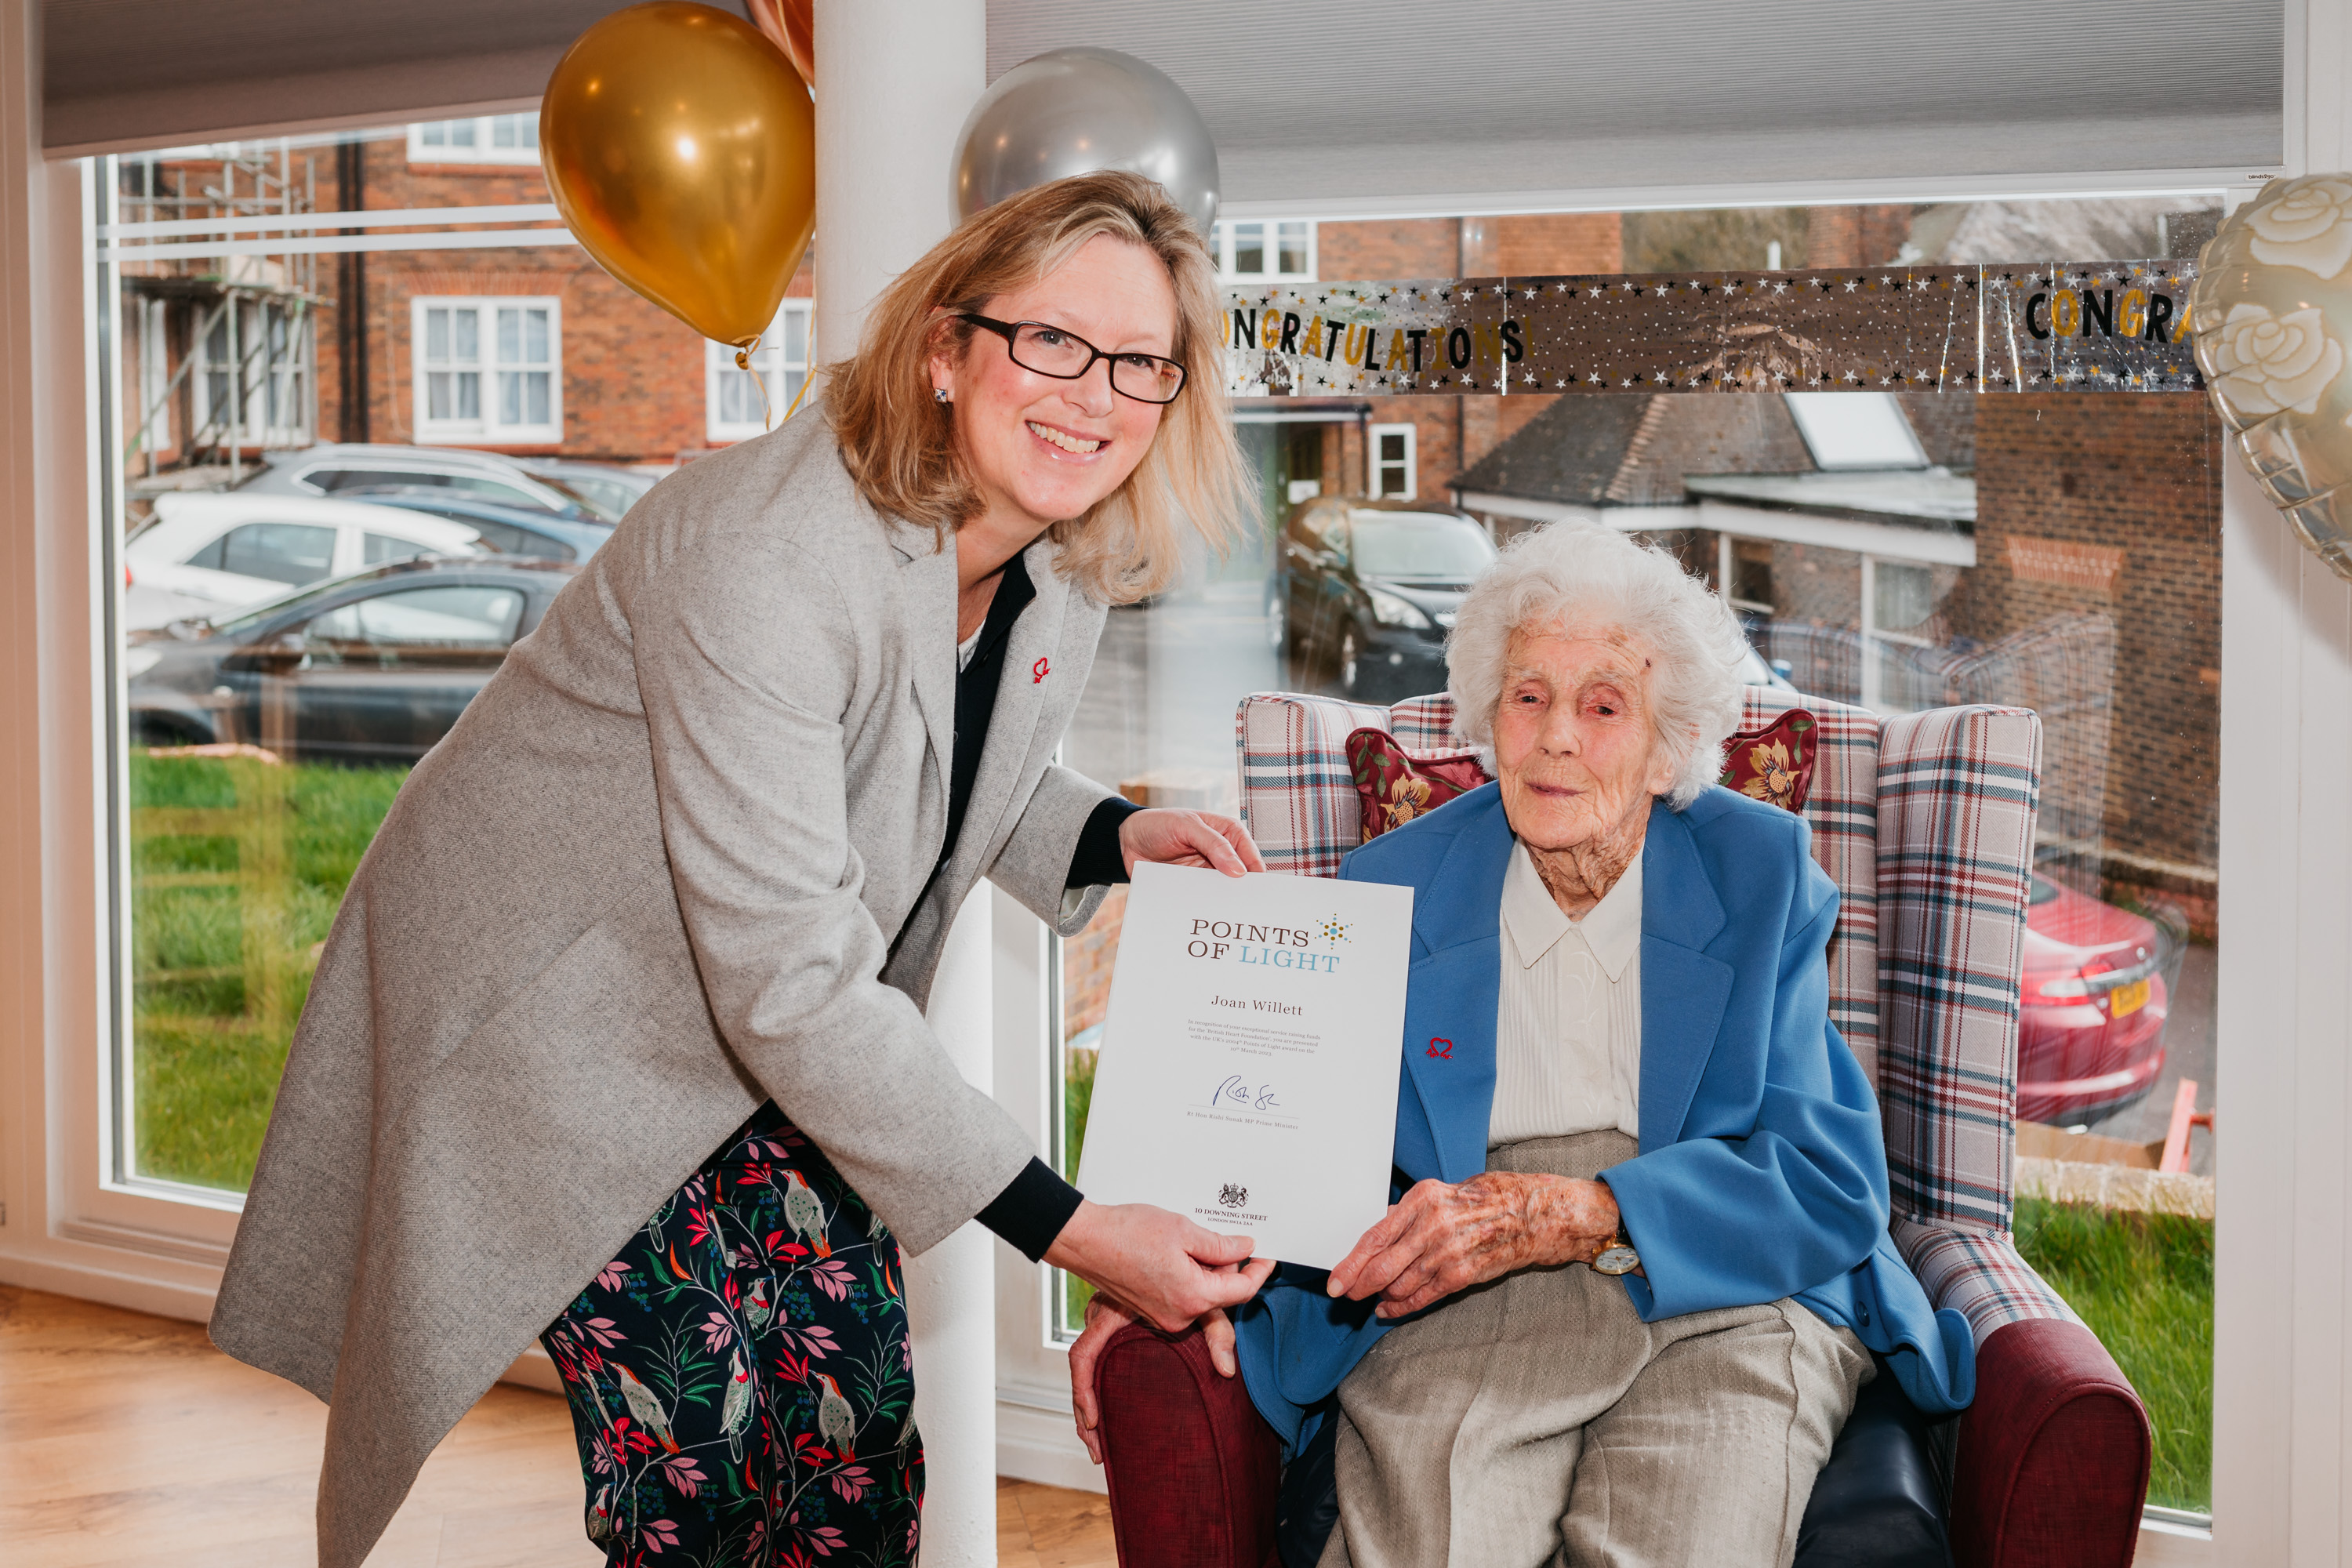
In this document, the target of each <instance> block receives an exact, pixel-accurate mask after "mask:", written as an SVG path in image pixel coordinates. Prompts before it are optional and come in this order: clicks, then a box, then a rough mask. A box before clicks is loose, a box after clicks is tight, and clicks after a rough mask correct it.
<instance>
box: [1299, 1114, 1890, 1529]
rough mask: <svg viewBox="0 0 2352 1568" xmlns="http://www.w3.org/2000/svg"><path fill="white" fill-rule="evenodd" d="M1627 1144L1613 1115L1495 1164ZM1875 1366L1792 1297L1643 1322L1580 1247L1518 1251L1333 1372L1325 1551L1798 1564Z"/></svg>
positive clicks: (1624, 1155)
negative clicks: (1610, 1120) (1334, 1520)
mask: <svg viewBox="0 0 2352 1568" xmlns="http://www.w3.org/2000/svg"><path fill="white" fill-rule="evenodd" d="M1634 1152H1636V1150H1635V1144H1634V1142H1633V1139H1631V1138H1628V1137H1627V1136H1625V1134H1623V1133H1622V1132H1619V1131H1614V1130H1611V1131H1601V1132H1585V1133H1580V1134H1578V1135H1576V1136H1574V1137H1571V1138H1540V1139H1531V1140H1529V1141H1528V1142H1522V1143H1512V1144H1507V1145H1505V1146H1503V1147H1501V1148H1498V1149H1496V1150H1495V1151H1493V1152H1492V1153H1491V1154H1490V1155H1489V1156H1488V1162H1487V1163H1488V1166H1489V1168H1490V1169H1494V1170H1499V1171H1520V1172H1545V1173H1551V1174H1554V1175H1564V1176H1581V1177H1587V1178H1589V1177H1591V1176H1592V1175H1593V1174H1594V1173H1596V1172H1598V1171H1600V1170H1601V1169H1603V1168H1605V1167H1607V1166H1609V1165H1612V1164H1615V1163H1618V1162H1619V1161H1622V1160H1626V1159H1630V1158H1631V1157H1632V1156H1633V1154H1634ZM1634 1239H1635V1241H1636V1242H1637V1243H1638V1242H1639V1240H1640V1237H1635V1238H1634ZM1873 1372H1874V1367H1873V1365H1872V1363H1871V1359H1870V1354H1869V1352H1867V1351H1866V1350H1864V1348H1863V1345H1862V1342H1861V1341H1859V1340H1857V1339H1856V1338H1854V1336H1853V1332H1852V1331H1849V1330H1845V1329H1833V1328H1832V1327H1831V1326H1830V1325H1829V1324H1827V1323H1825V1322H1823V1321H1822V1320H1821V1319H1819V1318H1817V1317H1815V1316H1814V1315H1813V1314H1812V1313H1811V1311H1809V1310H1806V1309H1805V1308H1804V1307H1802V1306H1801V1305H1799V1304H1798V1303H1797V1302H1795V1301H1793V1300H1780V1301H1774V1302H1769V1303H1768V1304H1766V1305H1763V1306H1759V1307H1736V1308H1727V1309H1724V1310H1719V1311H1711V1312H1692V1313H1688V1314H1686V1315H1685V1316H1683V1317H1679V1318H1669V1319H1665V1320H1664V1321H1660V1322H1656V1323H1644V1322H1643V1321H1641V1319H1640V1318H1639V1317H1638V1316H1637V1315H1636V1314H1635V1313H1634V1310H1633V1302H1632V1301H1631V1300H1628V1299H1627V1298H1626V1294H1625V1288H1624V1286H1623V1285H1622V1284H1621V1283H1619V1282H1618V1281H1617V1280H1616V1279H1611V1278H1609V1277H1607V1276H1605V1275H1600V1274H1595V1273H1594V1272H1592V1270H1591V1268H1587V1267H1586V1266H1584V1265H1583V1264H1570V1265H1568V1266H1566V1267H1563V1268H1529V1269H1523V1270H1521V1271H1519V1272H1518V1273H1516V1274H1512V1275H1508V1276H1507V1277H1505V1278H1504V1279H1497V1280H1494V1281H1492V1282H1491V1283H1489V1284H1486V1285H1483V1286H1480V1287H1478V1288H1477V1289H1473V1290H1466V1291H1465V1292H1463V1293H1462V1294H1461V1295H1459V1296H1457V1297H1455V1298H1454V1299H1453V1300H1450V1301H1448V1302H1446V1303H1445V1304H1444V1306H1443V1307H1440V1308H1439V1309H1438V1310H1436V1311H1434V1312H1432V1313H1430V1314H1429V1315H1428V1316H1427V1317H1424V1318H1422V1319H1420V1320H1418V1321H1414V1322H1411V1323H1406V1324H1403V1325H1402V1326H1400V1327H1398V1328H1396V1329H1393V1330H1391V1331H1390V1332H1389V1333H1388V1334H1386V1335H1385V1336H1383V1337H1382V1338H1381V1341H1380V1342H1379V1343H1377V1344H1375V1345H1374V1346H1373V1347H1372V1349H1371V1352H1370V1353H1369V1354H1367V1355H1366V1356H1365V1357H1364V1359H1363V1361H1362V1362H1360V1363H1358V1365H1357V1366H1356V1369H1355V1370H1354V1371H1353V1372H1351V1373H1349V1374H1348V1378H1347V1381H1346V1382H1344V1383H1342V1384H1340V1385H1339V1417H1338V1419H1339V1423H1340V1425H1339V1432H1338V1434H1337V1437H1338V1447H1337V1459H1338V1471H1339V1527H1338V1528H1337V1529H1335V1530H1334V1531H1332V1532H1331V1540H1330V1543H1329V1544H1328V1546H1327V1547H1326V1548H1325V1549H1324V1552H1323V1559H1322V1563H1321V1568H1438V1565H1440V1564H1446V1563H1454V1564H1476V1565H1478V1568H1538V1565H1545V1568H1604V1565H1605V1568H1685V1565H1687V1564H1699V1563H1704V1564H1706V1565H1708V1568H1747V1565H1752V1568H1788V1564H1789V1563H1790V1560H1791V1559H1792V1558H1793V1557H1794V1556H1795V1555H1796V1551H1797V1527H1798V1525H1799V1524H1800V1523H1801V1521H1802V1520H1803V1518H1804V1512H1805V1501H1806V1500H1807V1499H1808V1498H1810V1497H1811V1495H1812V1489H1813V1478H1814V1477H1815V1476H1817V1475H1818V1474H1819V1473H1820V1472H1821V1468H1822V1464H1823V1463H1825V1462H1826V1461H1827V1460H1828V1458H1829V1453H1830V1445H1831V1444H1832V1442H1833V1441H1834V1440H1835V1439H1836V1437H1837V1434H1838V1429H1839V1428H1840V1427H1842V1426H1844V1425H1845V1418H1846V1416H1847V1415H1848V1414H1849V1413H1850V1412H1851V1411H1852V1410H1853V1401H1854V1396H1855V1394H1857V1393H1859V1392H1860V1390H1861V1388H1862V1385H1863V1384H1864V1383H1865V1382H1867V1381H1868V1380H1869V1378H1870V1377H1871V1376H1872V1374H1873Z"/></svg>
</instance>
